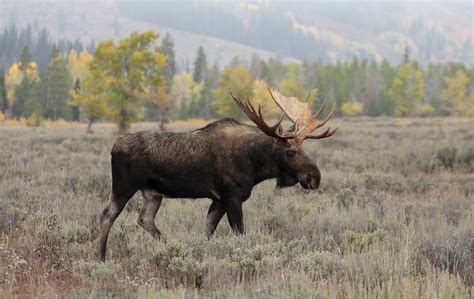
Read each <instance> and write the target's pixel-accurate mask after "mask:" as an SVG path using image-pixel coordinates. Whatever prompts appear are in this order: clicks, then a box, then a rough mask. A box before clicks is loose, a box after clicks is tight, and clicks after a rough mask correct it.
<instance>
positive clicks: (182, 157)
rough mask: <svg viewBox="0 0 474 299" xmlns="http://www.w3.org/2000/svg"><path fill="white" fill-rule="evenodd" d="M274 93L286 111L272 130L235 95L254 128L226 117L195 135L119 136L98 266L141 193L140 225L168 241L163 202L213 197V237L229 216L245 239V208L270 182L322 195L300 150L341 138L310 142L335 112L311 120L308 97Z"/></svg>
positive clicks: (315, 173)
mask: <svg viewBox="0 0 474 299" xmlns="http://www.w3.org/2000/svg"><path fill="white" fill-rule="evenodd" d="M269 92H270V95H271V97H272V99H273V100H274V101H275V103H276V104H277V105H278V106H279V108H280V109H281V110H282V111H283V114H282V116H281V118H279V120H278V121H277V122H276V123H275V124H274V125H269V124H267V122H266V121H265V120H264V117H263V115H262V111H261V107H260V106H259V107H258V109H255V107H254V106H253V105H252V104H251V102H250V100H249V99H247V101H243V100H241V99H240V98H239V97H237V96H234V95H233V94H231V96H232V98H233V99H234V101H235V103H236V104H237V105H238V106H239V107H240V109H242V111H243V112H244V113H245V114H246V115H247V116H248V118H249V119H250V120H251V121H252V122H253V123H255V125H256V126H251V125H246V124H242V123H240V122H238V121H236V120H234V119H231V118H224V119H222V120H218V121H215V122H213V123H211V124H209V125H207V126H205V127H203V128H200V129H197V130H194V131H191V132H181V133H171V132H154V131H142V132H137V133H132V134H127V135H123V136H121V137H119V138H118V139H117V141H116V142H115V144H114V145H113V148H112V152H111V155H112V159H111V164H112V194H111V197H110V199H109V201H108V203H107V206H106V207H105V209H104V210H103V212H102V214H101V219H100V232H99V252H98V258H99V260H100V261H105V256H106V248H107V239H108V235H109V231H110V228H111V227H112V225H113V223H114V221H115V219H116V218H117V217H118V216H119V214H120V213H121V212H122V210H123V209H124V207H125V205H126V204H127V202H128V201H129V200H130V198H131V197H132V196H133V195H134V194H135V193H136V192H137V191H139V190H140V191H141V193H142V195H143V204H142V207H141V210H140V212H139V216H138V224H139V225H140V226H142V227H143V228H144V229H145V230H146V231H147V232H149V233H150V234H151V235H152V236H153V237H154V238H156V239H161V240H164V238H163V236H162V234H161V232H160V231H159V230H158V228H157V227H156V225H155V216H156V214H157V212H158V209H159V208H160V205H161V202H162V200H163V197H168V198H210V199H211V200H212V204H211V206H210V208H209V211H208V213H207V222H206V234H207V237H208V238H210V237H211V236H212V235H213V233H214V231H215V229H216V227H217V225H218V224H219V221H220V220H221V219H222V217H223V216H224V214H227V218H228V221H229V224H230V226H231V229H232V230H233V231H234V232H235V233H237V234H242V233H243V232H244V222H243V215H242V204H243V202H244V201H246V200H247V199H248V198H249V197H250V194H251V192H252V189H253V187H254V186H255V185H257V184H258V183H260V182H262V181H264V180H268V179H272V178H276V181H277V187H279V188H283V187H289V186H293V185H296V184H297V183H300V185H301V186H302V187H303V188H305V189H311V190H315V189H317V188H318V187H319V183H320V180H321V172H320V171H319V168H318V166H317V165H316V164H315V163H314V162H313V161H312V160H311V159H310V158H309V157H308V156H307V155H306V154H305V153H304V151H303V147H302V143H303V141H304V140H306V139H322V138H327V137H330V136H332V135H334V134H335V133H336V131H337V129H338V127H336V128H335V129H333V130H331V127H328V128H327V129H326V130H324V131H322V132H321V133H320V134H318V135H312V133H313V132H314V131H315V130H316V129H318V128H321V127H322V126H324V125H325V124H326V123H327V122H328V121H329V119H330V118H331V116H332V115H333V114H334V111H335V105H333V107H332V110H331V111H330V112H329V113H328V115H327V116H326V117H325V118H324V119H323V120H321V121H317V118H318V116H320V114H321V113H322V112H323V110H324V109H325V107H326V104H327V102H326V101H324V103H323V104H322V106H321V108H320V109H319V110H318V111H317V112H316V113H315V114H312V113H311V104H310V101H309V96H308V99H307V100H306V101H299V100H298V99H297V98H296V97H289V96H284V95H282V94H281V93H280V92H279V91H278V90H277V89H274V88H269ZM285 115H286V116H287V117H288V119H289V120H290V121H291V122H292V126H291V127H290V128H289V129H287V130H284V129H283V128H282V121H283V119H284V117H285Z"/></svg>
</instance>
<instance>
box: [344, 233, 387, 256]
mask: <svg viewBox="0 0 474 299" xmlns="http://www.w3.org/2000/svg"><path fill="white" fill-rule="evenodd" d="M386 239H387V232H386V231H385V230H383V229H380V228H379V229H377V230H375V231H373V232H366V233H362V232H354V231H351V230H346V231H344V232H343V233H342V234H341V245H342V248H343V250H344V252H347V251H355V252H361V251H362V250H364V249H366V248H368V247H369V246H370V245H372V244H375V243H379V242H383V241H385V240H386Z"/></svg>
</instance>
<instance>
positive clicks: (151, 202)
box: [137, 190, 164, 240]
mask: <svg viewBox="0 0 474 299" xmlns="http://www.w3.org/2000/svg"><path fill="white" fill-rule="evenodd" d="M142 195H143V205H142V208H141V210H140V214H139V216H138V221H137V222H138V224H139V225H140V226H141V227H143V228H144V229H145V230H146V231H147V232H149V233H150V234H151V235H152V236H153V237H154V238H156V239H159V240H160V239H161V240H164V238H163V236H162V235H161V232H160V231H159V230H158V228H157V227H156V225H155V217H156V213H158V209H159V208H160V206H161V201H162V200H163V196H161V195H160V194H158V193H156V192H154V191H149V190H142Z"/></svg>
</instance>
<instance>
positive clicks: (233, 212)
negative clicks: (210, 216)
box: [226, 200, 244, 234]
mask: <svg viewBox="0 0 474 299" xmlns="http://www.w3.org/2000/svg"><path fill="white" fill-rule="evenodd" d="M226 209H227V219H228V220H229V224H230V227H231V228H232V230H233V231H234V232H235V233H236V234H243V233H244V217H243V214H242V201H240V200H230V201H228V202H226Z"/></svg>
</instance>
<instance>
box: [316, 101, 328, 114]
mask: <svg viewBox="0 0 474 299" xmlns="http://www.w3.org/2000/svg"><path fill="white" fill-rule="evenodd" d="M327 103H328V101H327V100H326V99H324V101H323V104H322V105H321V107H320V108H319V110H318V112H316V113H315V114H313V117H314V118H317V117H318V116H319V115H320V114H321V113H322V112H323V110H324V108H326V105H327Z"/></svg>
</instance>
